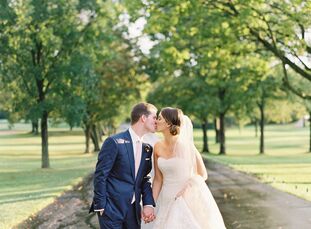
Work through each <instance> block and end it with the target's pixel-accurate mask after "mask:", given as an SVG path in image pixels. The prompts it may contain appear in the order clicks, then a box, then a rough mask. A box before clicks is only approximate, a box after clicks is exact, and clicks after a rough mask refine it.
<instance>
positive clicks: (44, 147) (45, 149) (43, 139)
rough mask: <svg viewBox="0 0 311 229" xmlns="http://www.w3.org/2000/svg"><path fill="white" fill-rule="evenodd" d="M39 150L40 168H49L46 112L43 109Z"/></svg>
mask: <svg viewBox="0 0 311 229" xmlns="http://www.w3.org/2000/svg"><path fill="white" fill-rule="evenodd" d="M41 146H42V148H41V150H42V157H41V160H42V165H41V167H42V168H50V160H49V148H48V146H49V145H48V112H47V111H43V112H42V117H41Z"/></svg>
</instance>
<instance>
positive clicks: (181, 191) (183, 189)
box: [175, 181, 191, 200]
mask: <svg viewBox="0 0 311 229" xmlns="http://www.w3.org/2000/svg"><path fill="white" fill-rule="evenodd" d="M189 187H191V184H190V182H189V181H188V182H187V183H186V185H185V186H184V187H183V188H182V189H181V190H180V191H179V192H178V193H177V194H176V196H175V200H177V198H179V197H181V196H182V195H184V193H185V192H186V191H187V189H188V188H189Z"/></svg>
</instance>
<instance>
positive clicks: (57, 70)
mask: <svg viewBox="0 0 311 229" xmlns="http://www.w3.org/2000/svg"><path fill="white" fill-rule="evenodd" d="M99 4H100V3H99ZM99 4H98V3H96V2H88V3H86V2H84V1H48V2H41V1H40V2H37V1H31V0H29V1H14V2H8V1H5V2H3V1H2V2H1V8H2V9H6V13H5V14H1V26H0V28H1V33H2V36H1V38H0V39H1V42H0V43H1V46H0V49H1V50H3V52H1V54H0V55H1V56H0V59H1V66H0V71H1V74H0V75H1V76H2V77H3V78H4V79H5V81H6V82H7V83H8V84H16V89H17V91H18V92H19V94H22V97H23V98H26V99H27V101H29V102H28V103H26V105H29V104H31V107H30V108H31V109H33V110H35V111H36V113H37V114H38V117H40V119H41V141H42V144H41V145H42V166H41V167H42V168H49V167H50V163H49V151H48V117H49V114H50V112H51V111H53V109H55V107H60V106H61V105H62V104H66V102H65V99H66V97H62V95H63V94H65V93H66V92H68V91H70V85H71V84H73V83H74V82H75V81H76V80H79V77H82V76H84V75H85V74H86V69H87V68H88V66H87V64H88V63H89V62H88V61H87V59H88V56H87V55H86V54H84V53H81V52H80V51H81V49H78V47H80V46H83V45H85V44H86V43H87V42H88V41H87V39H85V34H87V32H88V28H89V27H90V25H91V24H92V23H93V21H94V20H95V19H96V18H97V17H100V15H101V11H100V10H99V9H100V5H99ZM84 18H87V20H84ZM16 66H19V67H18V68H17V67H16ZM17 100H19V98H18V99H17Z"/></svg>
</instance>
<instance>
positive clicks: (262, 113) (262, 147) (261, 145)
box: [258, 101, 265, 154]
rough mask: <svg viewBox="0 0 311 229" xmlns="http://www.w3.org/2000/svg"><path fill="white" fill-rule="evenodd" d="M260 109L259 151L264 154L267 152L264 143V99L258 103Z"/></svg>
mask: <svg viewBox="0 0 311 229" xmlns="http://www.w3.org/2000/svg"><path fill="white" fill-rule="evenodd" d="M258 107H259V110H260V145H259V153H260V154H263V153H264V152H265V145H264V143H265V142H264V140H265V138H264V128H265V112H264V110H265V105H264V102H263V101H262V102H261V103H260V104H258Z"/></svg>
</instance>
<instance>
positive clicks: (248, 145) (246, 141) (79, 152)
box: [0, 121, 311, 229]
mask: <svg viewBox="0 0 311 229" xmlns="http://www.w3.org/2000/svg"><path fill="white" fill-rule="evenodd" d="M29 129H30V126H29V125H25V124H16V125H14V127H13V129H12V130H10V131H8V126H7V124H6V123H4V122H2V121H0V228H1V229H2V228H11V227H12V226H13V225H16V224H17V223H19V222H21V221H22V220H24V219H26V218H27V217H28V216H30V215H32V214H35V213H36V212H37V211H39V210H40V209H42V208H43V207H45V206H47V205H48V204H50V203H52V202H53V200H54V199H55V197H57V196H59V195H61V194H62V193H63V192H64V191H65V190H68V189H70V188H71V187H72V186H73V185H75V184H77V183H78V182H79V181H81V179H82V177H84V176H85V175H87V174H89V173H90V172H92V171H94V167H95V163H96V155H95V154H89V155H86V154H83V151H84V136H83V133H82V131H81V130H73V131H71V132H70V131H68V127H66V126H64V125H62V126H58V127H57V128H53V127H52V128H50V129H49V130H50V133H49V136H50V137H49V145H50V147H49V149H50V164H51V169H41V168H40V167H41V140H40V137H39V136H37V137H34V136H33V135H31V134H27V131H29ZM208 135H209V146H210V150H211V151H212V154H208V155H204V157H206V158H208V159H210V160H215V161H218V162H220V163H224V164H227V165H229V166H231V167H233V168H235V169H238V170H240V171H244V172H246V173H250V174H252V175H255V176H256V177H258V178H259V179H260V180H262V181H263V182H265V183H268V184H271V185H272V186H274V187H276V188H278V189H281V190H284V191H287V192H290V193H293V194H295V195H298V196H300V197H303V198H306V199H308V200H311V153H310V154H308V153H306V152H307V149H308V128H296V127H295V126H294V125H271V126H268V127H267V128H266V154H265V155H258V148H259V146H258V145H259V143H258V142H259V138H255V137H254V135H255V133H254V129H253V128H252V127H246V128H244V129H242V130H238V129H236V128H233V129H228V130H227V155H225V156H218V155H217V153H218V150H219V145H218V144H215V143H214V142H215V138H214V132H213V131H212V130H210V131H209V133H208ZM194 137H195V143H196V145H197V147H198V148H199V149H201V148H202V132H201V130H198V129H196V130H195V136H194Z"/></svg>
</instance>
